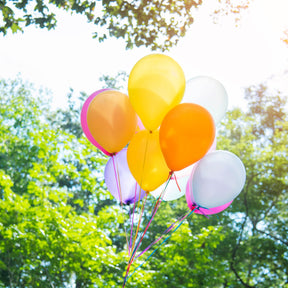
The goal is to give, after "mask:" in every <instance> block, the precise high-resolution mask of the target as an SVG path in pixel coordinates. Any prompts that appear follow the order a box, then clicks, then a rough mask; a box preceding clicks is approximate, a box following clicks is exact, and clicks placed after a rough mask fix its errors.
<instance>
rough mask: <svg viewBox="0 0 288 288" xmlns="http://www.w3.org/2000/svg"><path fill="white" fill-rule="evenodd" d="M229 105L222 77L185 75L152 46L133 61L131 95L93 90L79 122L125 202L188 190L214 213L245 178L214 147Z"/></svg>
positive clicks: (192, 202) (190, 199) (232, 158)
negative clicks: (148, 52) (104, 157)
mask: <svg viewBox="0 0 288 288" xmlns="http://www.w3.org/2000/svg"><path fill="white" fill-rule="evenodd" d="M181 101H182V102H181ZM227 106H228V97H227V93H226V90H225V88H224V87H223V85H222V84H221V83H220V82H219V81H217V80H215V79H213V78H211V77H206V76H198V77H195V78H192V79H190V80H189V81H187V82H186V80H185V76H184V72H183V70H182V68H181V67H180V65H179V64H178V63H177V62H176V61H175V60H174V59H172V58H171V57H169V56H166V55H162V54H151V55H148V56H145V57H143V58H142V59H140V60H139V61H138V62H137V63H136V65H135V66H134V67H133V69H132V71H131V73H130V76H129V81H128V95H125V94H123V93H121V92H119V91H115V90H112V89H102V90H98V91H96V92H95V93H93V94H92V95H91V96H90V97H89V98H88V99H87V100H86V101H85V103H84V105H83V108H82V112H81V124H82V128H83V131H84V133H85V135H86V137H87V138H88V139H89V141H90V142H91V143H92V144H93V145H95V146H96V147H97V148H99V149H100V150H101V151H102V152H103V153H104V154H106V155H107V156H109V157H110V159H109V161H108V162H107V165H106V167H105V175H104V177H105V182H106V185H107V188H108V190H109V191H110V192H111V194H112V195H113V196H114V197H115V198H116V199H117V200H118V201H119V202H120V203H121V205H122V204H131V203H134V207H135V203H136V202H138V201H140V200H141V199H142V198H143V197H147V195H150V194H151V195H153V196H154V197H156V198H157V199H158V200H159V199H160V202H161V201H162V200H164V201H169V200H176V199H178V198H179V197H181V196H183V195H184V194H186V200H187V205H188V207H189V208H190V209H191V211H193V212H195V213H202V214H204V215H208V214H214V213H218V212H220V211H222V210H224V209H226V208H227V207H228V206H229V205H230V204H231V203H232V201H233V199H234V198H235V197H236V196H237V195H238V194H239V193H240V192H241V190H242V188H243V186H244V184H245V178H246V174H245V168H244V165H243V163H242V162H241V160H240V159H239V158H238V157H237V156H236V155H234V154H233V153H231V152H228V151H221V150H216V136H215V135H216V125H217V124H218V123H219V122H220V121H221V119H222V118H223V117H224V115H225V113H226V110H227ZM165 182H166V183H165ZM167 183H169V185H167ZM157 208H158V207H156V208H154V210H153V215H154V214H155V213H156V211H157ZM152 218H153V217H152ZM151 220H152V219H151ZM138 226H139V225H138ZM148 226H149V225H148ZM148 226H146V229H145V231H146V230H147V227H148ZM131 231H132V230H131ZM130 242H131V241H130ZM135 247H136V248H135ZM135 247H134V250H135V249H136V250H137V245H136V244H135ZM132 250H133V249H132V248H131V253H132ZM132 256H133V254H132ZM131 259H132V260H131ZM131 259H130V260H131V261H133V258H132V257H131ZM131 261H130V262H131ZM128 270H129V269H128ZM127 273H128V272H127Z"/></svg>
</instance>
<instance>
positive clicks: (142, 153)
mask: <svg viewBox="0 0 288 288" xmlns="http://www.w3.org/2000/svg"><path fill="white" fill-rule="evenodd" d="M127 161H128V165H129V169H130V171H131V173H132V175H133V176H134V178H135V179H136V181H137V182H138V183H139V185H140V186H141V187H142V189H143V190H145V191H149V192H150V191H153V190H155V189H156V188H157V187H159V186H160V185H161V184H163V183H164V182H165V181H166V180H167V179H168V176H169V168H168V167H167V165H166V162H165V159H164V157H163V155H162V152H161V149H160V144H159V131H153V133H152V132H149V131H147V130H142V131H140V132H138V133H137V134H135V135H134V136H133V138H132V140H131V142H130V143H129V146H128V151H127Z"/></svg>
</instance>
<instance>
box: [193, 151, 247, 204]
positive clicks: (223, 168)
mask: <svg viewBox="0 0 288 288" xmlns="http://www.w3.org/2000/svg"><path fill="white" fill-rule="evenodd" d="M245 179H246V172H245V167H244V165H243V163H242V161H241V160H240V159H239V158H238V157H237V156H236V155H235V154H233V153H231V152H228V151H222V150H217V151H214V152H211V153H208V154H207V155H205V156H204V157H203V158H202V159H201V160H200V161H199V162H198V164H197V167H196V168H195V172H194V175H193V177H192V178H190V184H189V185H190V187H192V189H193V196H194V199H195V203H197V204H198V205H200V206H202V207H205V208H214V207H218V206H221V205H224V204H226V203H228V202H230V201H232V200H233V199H234V198H235V197H237V195H238V194H239V193H240V192H241V190H242V189H243V187H244V185H245ZM190 193H192V191H190Z"/></svg>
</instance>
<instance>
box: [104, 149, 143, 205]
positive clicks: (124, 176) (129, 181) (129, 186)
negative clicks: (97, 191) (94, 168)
mask: <svg viewBox="0 0 288 288" xmlns="http://www.w3.org/2000/svg"><path fill="white" fill-rule="evenodd" d="M104 178H105V183H106V186H107V188H108V190H109V191H110V193H111V194H112V195H113V196H114V197H115V198H116V199H117V200H118V201H119V202H122V203H124V204H131V203H134V202H136V201H138V200H141V199H142V198H143V197H144V196H145V194H146V192H145V191H144V190H142V189H141V190H140V186H139V185H138V184H137V182H136V180H135V179H134V177H133V176H132V174H131V172H130V170H129V167H128V163H127V149H123V150H121V151H120V152H119V153H117V154H116V155H113V156H112V157H111V158H110V159H109V161H108V162H107V164H106V167H105V171H104ZM139 194H140V195H139Z"/></svg>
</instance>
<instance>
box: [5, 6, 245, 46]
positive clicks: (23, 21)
mask: <svg viewBox="0 0 288 288" xmlns="http://www.w3.org/2000/svg"><path fill="white" fill-rule="evenodd" d="M222 1H223V5H222V6H221V8H220V10H219V9H218V10H217V11H216V12H215V13H218V14H219V11H222V14H223V10H224V11H229V10H231V11H232V12H233V13H236V14H239V11H241V10H243V9H246V8H247V5H248V4H247V3H249V0H244V1H243V2H244V4H243V3H241V5H239V3H238V4H237V5H236V4H234V3H233V2H230V1H227V0H225V1H224V0H222ZM222 1H221V3H222ZM245 3H246V4H245ZM201 4H202V0H199V1H193V0H178V1H172V0H165V1H159V0H153V1H147V0H145V1H140V0H138V1H116V0H113V1H107V0H104V1H102V3H101V2H100V1H90V0H89V1H87V0H80V1H76V0H72V1H66V0H50V1H43V0H37V1H36V0H33V1H26V0H18V1H6V0H2V1H0V10H1V11H2V19H1V20H2V21H1V22H2V24H1V27H0V32H2V33H3V34H4V35H5V34H6V33H7V32H8V31H9V30H11V31H12V32H13V33H15V32H17V31H23V29H24V27H26V26H29V25H35V26H37V27H40V28H46V29H48V30H50V29H53V28H55V27H56V25H57V16H56V11H57V10H59V9H61V10H65V11H67V12H71V13H78V14H82V15H85V16H86V18H87V21H88V22H90V23H93V24H94V25H96V26H97V27H98V28H97V31H96V32H95V33H94V37H95V38H98V39H99V41H100V42H101V41H103V40H105V39H106V38H107V36H108V35H109V36H110V37H116V38H123V39H124V40H125V42H126V43H127V46H126V47H127V48H132V47H133V46H134V45H135V46H137V47H139V46H146V47H150V48H151V49H152V50H156V49H160V50H162V51H164V50H167V49H169V47H171V46H173V45H175V44H177V42H178V41H179V39H180V38H181V37H183V36H184V35H185V34H186V32H187V29H188V28H189V27H190V26H191V24H192V23H193V21H194V19H193V15H194V13H195V8H198V7H199V6H200V5H201ZM100 27H103V28H105V29H106V30H105V32H103V33H102V32H101V33H100V32H99V31H101V30H103V29H99V28H100ZM106 31H107V32H106Z"/></svg>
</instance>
